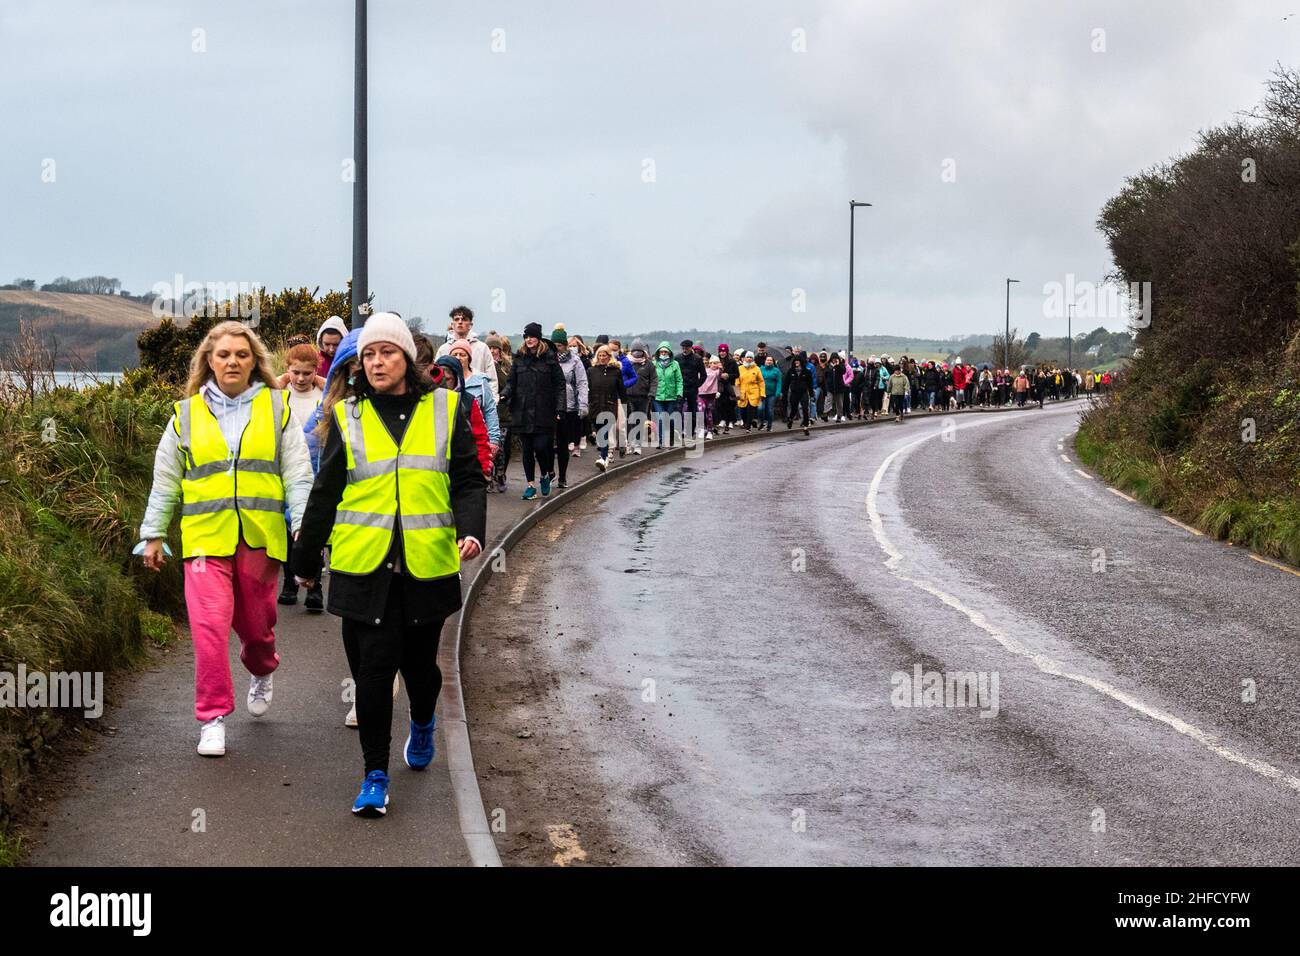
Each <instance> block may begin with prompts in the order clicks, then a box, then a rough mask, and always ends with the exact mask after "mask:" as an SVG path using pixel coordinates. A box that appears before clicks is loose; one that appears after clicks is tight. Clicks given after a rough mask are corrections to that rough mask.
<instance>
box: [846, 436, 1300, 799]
mask: <svg viewBox="0 0 1300 956" xmlns="http://www.w3.org/2000/svg"><path fill="white" fill-rule="evenodd" d="M971 427H974V426H971ZM937 434H940V433H939V432H935V433H934V434H930V435H924V436H922V437H921V438H918V439H916V440H915V441H911V442H908V443H907V444H906V445H903V446H902V447H901V448H897V449H895V450H894V451H893V453H891V454H890V455H889V456H888V457H887V458H886V459H885V460H884V461H883V462H881V464H880V467H879V468H878V469H877V470H876V474H875V476H874V477H873V478H872V479H871V488H870V489H869V490H868V491H867V517H868V518H869V519H870V521H871V533H872V534H873V535H875V538H876V543H877V544H879V545H880V550H881V551H883V552H884V553H885V554H886V555H887V557H886V558H885V567H886V568H888V569H889V571H890V573H891V574H893V575H894V576H895V577H897V578H899V579H901V580H903V581H906V582H907V583H908V584H911V585H913V586H915V587H917V588H920V589H921V590H922V591H925V592H926V593H927V594H930V595H933V596H934V597H936V598H938V599H939V600H940V601H942V602H943V603H944V604H946V605H948V607H950V608H952V609H953V610H955V611H959V612H960V613H962V614H964V615H965V616H966V618H967V619H968V620H969V621H970V622H971V623H972V624H974V625H975V626H976V627H978V628H979V629H980V630H982V631H984V632H985V633H986V634H988V635H989V636H990V637H992V638H993V640H994V641H996V642H997V643H998V644H1000V645H1002V647H1003V648H1004V649H1006V650H1007V651H1009V652H1011V653H1012V654H1015V655H1016V656H1018V657H1022V658H1024V659H1025V660H1028V661H1029V662H1031V663H1032V664H1033V665H1034V666H1035V667H1037V668H1038V670H1039V671H1041V672H1042V673H1044V674H1049V675H1051V676H1053V677H1064V678H1065V679H1066V680H1071V681H1075V682H1076V683H1079V684H1083V685H1084V686H1085V687H1091V688H1092V689H1093V690H1095V691H1097V692H1098V693H1100V694H1103V695H1105V696H1106V697H1109V698H1111V699H1112V700H1115V701H1118V702H1119V703H1121V704H1123V705H1124V706H1126V707H1129V708H1131V709H1132V710H1134V711H1137V712H1138V713H1139V714H1142V715H1143V716H1145V717H1149V718H1151V719H1152V720H1156V721H1159V722H1160V723H1162V724H1165V725H1166V726H1168V727H1171V728H1173V729H1174V730H1176V731H1177V732H1178V733H1180V734H1182V735H1183V736H1185V737H1189V738H1191V739H1192V740H1194V741H1196V742H1197V743H1198V744H1200V745H1201V746H1202V747H1205V748H1206V749H1207V750H1209V751H1211V752H1212V753H1214V754H1217V755H1218V756H1220V757H1222V758H1223V759H1224V760H1227V761H1229V762H1231V763H1235V764H1239V765H1241V766H1243V767H1246V768H1247V769H1249V770H1253V771H1254V772H1255V773H1257V774H1259V775H1260V776H1261V777H1267V778H1268V779H1270V780H1275V781H1277V782H1279V783H1281V784H1282V785H1283V786H1286V787H1289V788H1290V789H1292V790H1295V791H1298V792H1300V777H1295V776H1292V775H1291V774H1288V773H1286V772H1285V771H1283V770H1279V769H1278V768H1277V767H1274V766H1273V765H1272V764H1270V763H1267V762H1266V761H1263V760H1258V759H1256V758H1254V757H1247V756H1245V755H1243V754H1239V753H1237V752H1236V751H1234V750H1232V749H1230V748H1228V747H1225V746H1223V745H1222V744H1221V743H1219V742H1218V741H1217V740H1215V739H1214V738H1213V737H1212V736H1211V735H1210V734H1208V733H1206V732H1205V731H1203V730H1201V729H1200V728H1199V727H1196V726H1194V725H1192V724H1189V723H1188V722H1187V721H1185V720H1183V719H1182V718H1181V717H1176V716H1175V715H1173V714H1171V713H1169V712H1168V711H1164V710H1161V709H1160V708H1158V707H1153V706H1151V705H1150V704H1147V703H1145V702H1144V701H1142V700H1140V699H1138V698H1137V697H1135V696H1134V695H1133V694H1130V693H1128V692H1127V691H1124V690H1120V689H1119V688H1118V687H1115V686H1114V685H1112V684H1109V683H1107V682H1106V681H1103V680H1099V679H1098V678H1096V677H1092V676H1090V675H1088V674H1076V673H1073V672H1071V671H1067V670H1066V669H1065V665H1063V664H1061V663H1060V662H1058V661H1055V660H1053V659H1052V658H1050V657H1048V656H1046V655H1045V654H1040V653H1038V652H1037V651H1033V650H1030V649H1029V648H1028V647H1026V646H1025V645H1024V644H1022V643H1021V642H1020V641H1018V640H1016V639H1015V638H1014V637H1012V636H1011V635H1010V634H1005V633H1003V632H1002V631H1001V630H999V629H998V628H997V627H996V626H995V625H994V624H993V623H992V622H990V621H989V620H988V618H986V617H985V616H984V615H983V614H981V613H980V612H979V611H976V610H973V609H971V608H968V607H967V606H966V605H965V604H963V603H962V602H961V601H960V600H959V599H957V598H955V597H953V596H952V595H951V594H949V593H948V592H946V591H944V590H943V589H942V588H940V587H938V586H937V585H935V584H931V583H930V582H928V581H925V580H922V579H921V578H917V577H913V576H912V575H910V574H908V573H906V572H904V571H902V570H900V568H899V566H900V565H901V564H902V562H903V555H902V552H900V551H899V550H898V549H897V548H895V547H894V545H893V542H891V541H890V540H889V537H888V536H887V535H886V534H885V523H884V521H883V520H882V519H881V517H880V511H879V510H878V509H877V507H876V500H877V497H878V495H879V492H880V484H881V482H882V481H884V478H885V473H886V472H887V471H888V470H889V466H890V465H892V464H893V463H894V459H896V458H898V456H899V455H901V454H903V453H904V452H907V451H911V450H912V449H913V448H915V447H916V446H917V445H919V444H921V443H922V442H925V441H929V440H930V439H931V438H934V437H935V435H937ZM1168 520H1172V519H1168ZM1199 533H1200V532H1197V534H1199Z"/></svg>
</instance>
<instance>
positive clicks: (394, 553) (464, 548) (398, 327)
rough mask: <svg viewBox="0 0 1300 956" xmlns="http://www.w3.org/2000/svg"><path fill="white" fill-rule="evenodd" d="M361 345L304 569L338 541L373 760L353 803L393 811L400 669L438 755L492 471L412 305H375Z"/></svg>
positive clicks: (336, 425) (304, 549)
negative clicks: (439, 727) (414, 331)
mask: <svg viewBox="0 0 1300 956" xmlns="http://www.w3.org/2000/svg"><path fill="white" fill-rule="evenodd" d="M357 353H358V355H360V357H361V368H360V370H359V371H357V372H356V373H354V376H353V378H352V379H351V380H350V381H349V382H348V386H347V389H346V391H345V394H344V398H343V400H342V401H338V402H336V404H334V405H333V406H332V407H330V408H323V409H322V412H323V415H322V422H321V429H322V432H323V434H322V436H321V437H322V445H321V447H322V451H321V455H320V470H319V471H318V472H317V475H316V484H315V486H314V487H313V488H312V491H311V497H310V499H309V500H308V502H307V511H306V514H305V516H304V517H303V523H302V533H301V535H300V536H299V537H298V539H297V542H296V543H295V545H294V549H293V571H294V573H295V574H296V575H297V576H298V578H299V579H300V581H301V582H302V583H304V584H308V583H312V582H314V581H315V580H316V578H317V577H318V576H319V575H320V572H321V556H320V552H321V549H322V548H323V547H324V546H325V544H326V542H327V541H328V543H329V546H330V586H329V600H328V602H327V605H326V607H327V609H328V610H329V612H330V613H331V614H336V615H338V616H339V617H341V618H342V619H343V648H344V651H345V652H346V654H347V658H348V667H349V668H350V670H351V671H352V679H353V681H354V682H355V684H356V705H357V724H358V730H359V731H360V736H361V750H362V755H363V757H364V759H365V779H364V780H363V781H362V784H361V792H360V793H359V794H358V796H357V799H356V801H355V803H354V804H353V806H352V812H353V813H356V814H358V815H360V816H382V815H383V814H384V812H385V810H386V808H387V806H388V755H389V746H390V744H391V742H392V741H391V735H390V729H391V727H392V722H393V695H392V687H393V678H394V677H395V676H396V675H397V673H398V671H401V674H402V682H403V684H405V686H406V693H407V696H408V698H409V699H410V703H411V713H410V732H409V734H408V735H407V738H406V746H405V748H404V751H403V756H404V758H405V761H406V765H407V766H408V767H410V768H411V769H412V770H423V769H424V768H425V767H427V766H429V763H430V762H431V761H432V760H433V753H434V746H433V725H434V708H435V707H436V705H437V702H438V693H439V691H441V689H442V673H441V671H439V669H438V638H439V635H440V633H441V631H442V625H443V621H444V620H446V618H447V616H448V615H449V614H451V613H453V612H454V611H456V610H457V609H459V608H460V606H461V597H460V562H461V559H462V558H464V559H466V560H468V559H470V558H473V557H475V556H477V555H478V554H479V552H480V551H481V550H482V547H483V544H482V542H483V538H484V536H485V535H486V533H487V480H486V479H485V478H484V477H483V469H482V467H480V465H479V461H478V448H477V445H476V442H475V440H474V433H473V431H472V430H471V427H470V418H469V410H468V404H467V403H465V402H464V401H462V396H460V395H459V394H458V393H456V392H454V391H451V390H449V389H445V388H434V387H432V386H433V384H434V383H433V382H431V381H430V379H429V378H428V377H426V376H424V375H422V374H421V370H420V369H419V368H418V367H417V366H416V364H415V363H416V350H415V341H414V339H413V338H412V336H411V332H410V330H409V329H408V328H407V326H406V323H405V322H403V321H402V319H401V317H400V316H398V315H396V314H394V313H391V312H379V313H376V314H374V315H372V316H370V317H369V318H368V319H367V320H366V324H365V326H364V328H363V329H362V330H361V334H360V336H359V337H358V339H357Z"/></svg>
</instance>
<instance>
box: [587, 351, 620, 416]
mask: <svg viewBox="0 0 1300 956" xmlns="http://www.w3.org/2000/svg"><path fill="white" fill-rule="evenodd" d="M625 394H626V392H625V390H624V388H623V369H622V368H621V367H619V365H618V364H617V363H614V362H606V363H605V364H604V365H593V366H592V367H591V368H589V369H588V370H587V412H588V414H590V415H591V418H592V421H593V422H594V421H596V416H597V415H599V414H600V413H601V412H609V413H610V414H613V415H617V414H618V403H619V402H620V401H622V400H623V397H624V395H625Z"/></svg>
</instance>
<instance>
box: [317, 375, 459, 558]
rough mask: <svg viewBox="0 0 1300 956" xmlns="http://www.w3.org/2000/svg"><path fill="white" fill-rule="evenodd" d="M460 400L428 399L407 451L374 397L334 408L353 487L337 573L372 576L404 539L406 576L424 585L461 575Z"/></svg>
mask: <svg viewBox="0 0 1300 956" xmlns="http://www.w3.org/2000/svg"><path fill="white" fill-rule="evenodd" d="M458 401H459V396H458V395H457V393H455V392H451V391H448V390H447V389H444V388H438V389H434V390H433V391H432V392H430V393H428V394H425V395H422V396H421V397H420V400H419V401H418V402H417V403H416V405H415V410H414V412H413V413H412V414H411V420H410V421H409V422H407V425H406V430H405V432H403V433H402V442H401V445H400V447H399V446H398V445H397V444H396V443H395V442H394V441H393V436H392V435H391V434H390V433H389V431H388V428H387V426H386V425H385V424H384V422H383V419H381V418H380V417H379V413H378V412H376V411H375V409H374V406H373V405H372V404H371V403H370V401H369V400H367V399H361V400H360V401H358V400H356V399H347V400H345V401H342V402H339V403H338V404H337V405H335V406H334V420H335V423H336V424H337V425H338V428H339V434H340V436H341V437H342V440H343V445H344V449H345V452H344V453H345V456H346V459H347V485H346V486H345V487H344V489H343V499H342V500H341V501H340V502H339V506H338V510H337V512H336V513H335V516H334V529H333V531H332V533H331V534H330V570H331V571H332V572H335V571H336V572H339V573H340V574H358V575H360V574H369V573H371V572H372V571H374V570H375V569H376V568H377V567H379V564H380V562H381V561H383V560H384V558H385V557H386V556H387V555H388V552H389V550H390V548H391V547H392V543H393V534H394V533H395V532H400V534H401V537H402V558H403V563H404V565H405V568H406V571H407V573H408V574H410V575H411V576H412V577H416V578H420V579H422V580H430V579H433V578H442V577H448V576H450V575H453V574H457V573H459V571H460V550H459V549H458V548H457V547H456V520H455V517H454V515H453V514H452V511H451V479H450V476H449V468H450V452H451V436H452V432H453V430H454V426H455V421H456V407H457V404H458Z"/></svg>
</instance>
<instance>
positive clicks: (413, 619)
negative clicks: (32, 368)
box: [137, 306, 1111, 816]
mask: <svg viewBox="0 0 1300 956" xmlns="http://www.w3.org/2000/svg"><path fill="white" fill-rule="evenodd" d="M473 326H474V313H473V311H472V310H471V309H470V308H468V307H467V306H457V307H456V308H454V309H452V310H451V313H450V323H449V326H448V330H447V335H446V337H445V340H444V341H442V342H439V343H435V342H434V341H433V340H432V339H430V338H429V337H428V336H427V335H424V334H423V333H412V331H411V330H410V328H409V327H408V326H407V324H406V322H404V321H403V320H402V318H401V317H400V316H398V315H396V314H395V313H376V314H374V315H370V316H369V317H368V318H367V321H366V322H365V324H364V325H363V326H362V327H360V328H357V329H352V330H349V329H348V328H347V326H346V324H345V323H344V322H343V320H342V319H341V318H339V317H337V316H334V317H331V318H330V319H328V320H327V321H326V322H324V323H323V324H322V325H321V326H320V328H319V329H318V330H317V332H316V335H315V339H314V341H313V340H311V339H309V338H307V337H306V336H301V337H298V338H295V339H292V340H290V341H289V342H288V343H287V345H288V348H287V352H286V354H285V366H286V370H285V371H284V372H283V373H281V374H279V375H276V374H275V373H274V371H273V369H272V359H271V354H270V352H269V351H268V350H267V347H266V346H265V344H264V343H263V342H262V341H261V339H260V338H259V337H258V335H257V333H256V332H255V331H254V330H253V329H251V328H249V327H247V326H245V325H243V324H241V323H239V322H235V321H227V322H221V323H219V324H217V325H216V326H214V327H213V328H212V329H211V330H210V331H209V333H208V334H207V336H206V337H205V338H204V340H203V342H202V344H201V345H200V347H199V348H198V349H197V350H196V352H195V354H194V355H193V357H192V360H191V364H190V373H189V379H188V381H187V383H186V386H185V390H184V392H185V397H184V398H183V399H182V400H180V401H178V402H176V404H175V409H174V415H173V416H172V418H171V419H170V421H169V422H168V424H167V426H166V428H165V429H164V431H163V434H162V437H161V439H160V441H159V444H158V449H157V453H156V455H155V460H154V475H153V486H152V489H151V492H150V496H149V501H148V505H147V508H146V512H145V516H144V520H143V522H142V524H141V529H140V537H141V544H140V546H139V547H138V549H137V550H138V551H139V552H140V553H142V554H143V559H144V564H145V566H146V567H148V568H150V569H152V570H155V571H156V570H159V569H161V568H162V566H163V564H164V562H165V561H166V559H167V557H168V556H169V555H170V554H171V551H170V549H169V547H168V546H167V544H166V540H165V539H166V537H167V533H168V529H169V527H170V524H171V521H172V518H173V516H174V515H176V514H177V512H178V511H179V514H180V532H181V556H182V560H183V562H184V585H185V602H186V608H187V612H188V615H189V623H190V631H191V635H192V639H193V642H194V655H195V685H194V699H195V703H194V714H195V717H196V719H197V720H198V721H199V723H200V731H199V743H198V747H197V750H198V753H199V754H201V755H203V756H208V757H219V756H222V755H224V754H225V745H226V728H225V723H224V721H225V718H226V717H228V716H229V715H230V714H231V713H232V712H233V711H234V709H235V704H234V701H235V697H234V684H233V681H232V677H231V669H230V664H229V657H228V650H227V648H228V644H229V638H230V632H231V629H232V628H233V630H234V632H235V633H236V635H237V636H238V638H239V641H240V647H241V651H240V660H241V662H242V663H243V665H244V667H245V668H246V669H247V670H248V672H249V674H250V682H249V688H248V693H247V696H246V706H247V709H248V711H249V713H251V714H252V715H253V716H255V717H259V716H262V715H265V714H266V713H267V712H268V710H269V709H270V704H271V700H272V696H273V674H274V672H275V670H276V669H277V668H278V666H279V664H280V657H279V654H278V652H277V650H276V644H275V630H274V628H275V623H276V606H277V604H279V605H285V606H290V605H295V604H297V602H298V598H299V595H300V593H302V592H303V590H304V589H305V591H306V595H305V599H304V606H305V608H306V610H307V611H308V612H311V613H321V612H322V611H324V610H327V609H328V610H329V611H330V613H332V614H334V615H336V616H338V617H340V618H341V619H342V625H341V630H342V641H343V645H344V650H345V653H346V656H347V660H348V666H349V669H350V671H351V674H352V678H353V686H354V700H353V701H352V704H353V706H352V708H351V710H350V711H349V712H348V714H347V716H346V717H345V718H344V722H345V723H346V724H347V725H348V726H353V727H357V728H358V730H359V732H360V739H361V749H362V757H363V761H364V767H365V772H364V777H363V781H362V786H361V789H360V792H359V793H358V796H357V798H356V800H355V801H354V803H353V806H352V810H353V812H354V813H356V814H358V815H359V816H381V815H383V814H384V813H385V812H386V808H387V806H388V803H389V784H390V780H389V776H388V770H389V757H390V747H391V739H390V727H391V722H392V707H393V700H394V698H395V697H396V694H397V691H398V689H399V687H400V682H399V674H400V678H401V682H404V683H405V685H406V689H407V694H408V698H409V701H410V714H409V732H408V736H407V740H406V743H405V745H404V747H403V751H402V756H403V760H404V762H405V763H406V764H407V766H408V767H410V768H411V769H413V770H421V769H424V768H425V767H427V766H429V764H430V762H431V761H432V759H433V754H434V743H433V731H434V721H435V717H434V711H435V707H436V704H437V699H438V694H439V692H440V689H441V685H442V676H441V673H440V671H439V669H438V665H437V649H438V638H439V634H440V632H441V630H442V626H443V623H444V621H445V620H446V618H447V616H448V615H450V614H452V613H453V612H455V611H456V610H458V609H459V608H460V606H461V593H460V582H459V572H460V562H461V561H462V560H467V559H470V558H473V557H475V556H477V555H478V554H479V553H480V552H481V550H482V548H483V544H484V541H485V538H486V527H487V526H486V495H487V493H488V492H489V491H494V492H498V493H500V492H504V491H506V487H507V480H508V479H507V475H508V471H509V467H510V462H511V458H512V457H513V451H512V449H513V448H514V447H515V446H517V447H518V453H519V457H520V460H521V463H522V469H523V477H524V490H523V493H522V497H523V498H524V499H525V500H531V499H534V498H537V497H539V496H540V497H545V496H547V495H549V494H550V493H551V490H552V487H553V486H554V487H558V488H565V487H566V486H567V484H568V477H569V468H570V464H571V463H572V462H573V461H574V460H575V459H580V458H581V457H582V455H583V454H584V453H585V452H588V451H589V450H591V451H592V452H593V453H594V457H595V462H594V464H595V467H596V468H597V469H600V470H605V469H607V468H608V467H609V465H610V460H611V456H613V455H614V454H617V455H618V456H620V457H622V456H624V455H627V454H633V455H640V454H642V453H643V450H644V449H645V448H647V447H659V448H663V447H672V446H675V445H680V444H682V443H690V442H696V441H709V440H711V439H713V438H714V437H715V436H717V435H719V434H727V433H729V432H730V431H731V430H732V429H733V428H738V429H746V430H750V431H752V430H755V429H763V430H767V431H771V430H772V428H773V425H774V423H775V422H777V421H784V423H785V426H786V428H787V429H792V428H794V427H795V424H796V422H797V423H798V426H799V427H800V428H802V429H803V430H804V432H805V433H807V432H808V430H809V429H810V427H812V425H813V423H814V422H815V421H821V422H841V421H849V420H853V419H872V418H880V417H882V416H893V417H895V418H896V419H898V420H902V419H903V417H904V416H906V415H910V414H914V413H917V412H921V411H931V412H934V411H940V410H945V409H950V408H963V407H975V406H984V407H987V406H999V405H1008V404H1012V403H1015V404H1017V405H1022V406H1023V405H1024V404H1026V402H1027V401H1031V400H1032V401H1035V402H1037V403H1038V404H1039V405H1042V404H1043V403H1044V402H1046V401H1053V400H1059V399H1066V398H1071V397H1074V396H1076V395H1079V394H1090V393H1093V392H1096V391H1101V390H1104V389H1105V388H1107V387H1108V386H1109V385H1110V384H1111V379H1110V375H1109V373H1102V374H1094V373H1093V372H1091V371H1077V370H1071V369H1062V368H1058V367H1052V366H1035V367H1024V368H1020V369H1017V370H1015V371H1014V372H1013V371H1011V370H1009V369H997V368H993V367H991V366H989V365H988V364H987V363H982V364H979V365H976V366H971V365H967V364H965V363H963V362H962V361H961V359H960V358H959V359H957V360H956V361H955V362H953V363H952V365H951V367H950V366H949V364H948V363H946V362H934V361H918V360H915V359H911V358H908V357H907V356H902V357H900V358H899V359H897V360H895V359H893V358H891V357H890V356H888V355H881V356H875V355H872V356H870V357H869V358H867V359H865V360H863V359H860V358H859V357H857V356H855V355H850V354H846V353H844V352H838V353H836V352H827V351H821V352H813V351H805V350H804V349H802V348H799V347H797V346H786V347H784V348H775V349H769V348H768V346H767V344H766V343H764V342H759V343H758V345H757V347H756V349H754V350H753V351H748V350H745V351H741V350H735V351H734V352H733V350H732V349H731V348H730V347H729V346H728V345H727V344H726V343H720V344H719V345H718V346H717V348H716V350H714V351H712V352H710V351H708V350H706V349H704V348H703V347H702V346H700V345H697V344H695V343H694V342H692V341H690V340H685V341H683V342H681V343H680V346H679V350H678V351H674V350H673V348H672V347H671V345H670V344H669V343H668V342H660V343H658V345H657V346H656V347H655V348H654V349H653V351H652V350H650V349H649V348H648V347H647V345H646V343H645V342H643V341H641V340H640V339H634V340H632V341H631V342H629V343H628V345H627V348H624V344H623V343H622V342H621V341H619V340H618V339H615V338H610V337H609V336H607V335H598V336H596V338H595V341H594V342H593V343H592V344H591V345H590V346H589V345H588V344H587V343H586V342H585V341H584V339H583V338H582V336H580V335H572V334H570V333H569V332H568V331H567V330H566V329H565V327H564V326H563V325H556V326H555V327H554V328H553V329H552V330H551V332H550V333H549V334H544V332H543V329H542V327H541V325H540V324H538V323H536V322H530V323H528V324H527V325H526V326H525V327H524V329H523V335H522V339H521V342H520V345H519V347H518V348H517V349H515V348H513V347H512V345H511V342H510V340H509V338H508V337H507V336H505V335H501V334H497V333H496V332H493V333H490V334H488V335H487V336H486V337H484V338H483V339H480V338H479V337H478V335H477V334H476V333H475V331H474V327H473ZM539 486H540V491H539ZM327 546H328V548H329V569H330V582H331V583H330V588H329V596H328V606H327V605H326V600H325V598H324V595H323V594H322V590H321V585H320V581H321V574H322V570H323V567H324V563H325V549H326V547H327ZM277 585H279V592H278V594H277V592H276V588H277Z"/></svg>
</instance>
